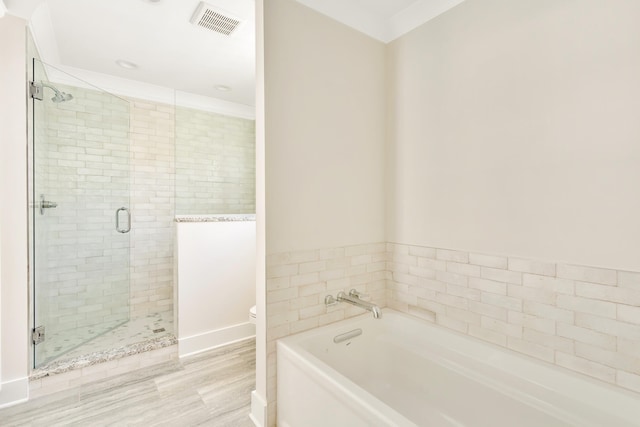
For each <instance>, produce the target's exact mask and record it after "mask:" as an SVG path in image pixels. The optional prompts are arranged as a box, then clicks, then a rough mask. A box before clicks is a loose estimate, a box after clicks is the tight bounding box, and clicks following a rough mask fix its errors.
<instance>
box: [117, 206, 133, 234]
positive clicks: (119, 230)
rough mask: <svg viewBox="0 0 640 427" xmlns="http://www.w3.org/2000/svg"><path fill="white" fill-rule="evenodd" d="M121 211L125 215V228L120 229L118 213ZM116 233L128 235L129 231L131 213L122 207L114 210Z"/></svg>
mask: <svg viewBox="0 0 640 427" xmlns="http://www.w3.org/2000/svg"><path fill="white" fill-rule="evenodd" d="M122 211H124V212H126V213H127V228H120V212H122ZM116 231H117V232H118V233H128V232H129V231H131V212H129V209H127V208H125V207H124V206H123V207H121V208H118V209H116Z"/></svg>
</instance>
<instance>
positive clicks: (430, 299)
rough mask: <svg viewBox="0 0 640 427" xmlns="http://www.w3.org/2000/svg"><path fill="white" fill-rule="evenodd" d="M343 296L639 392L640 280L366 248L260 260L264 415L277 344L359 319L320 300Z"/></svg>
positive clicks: (511, 261)
mask: <svg viewBox="0 0 640 427" xmlns="http://www.w3.org/2000/svg"><path fill="white" fill-rule="evenodd" d="M351 288H355V289H357V290H359V291H361V292H364V293H366V294H369V296H370V299H369V300H370V301H372V302H374V303H376V304H377V305H378V306H380V307H385V306H388V307H390V308H393V309H395V310H398V311H402V312H404V313H408V314H410V315H413V316H416V317H419V318H421V319H424V320H427V321H430V322H434V323H436V324H438V325H440V326H443V327H446V328H448V329H452V330H455V331H457V332H460V333H464V334H467V335H470V336H472V337H474V338H478V339H481V340H483V341H487V342H490V343H493V344H496V345H499V346H502V347H506V348H509V349H511V350H514V351H517V352H519V353H523V354H526V355H528V356H531V357H534V358H536V359H539V360H542V361H545V362H548V363H552V364H555V365H558V366H561V367H564V368H566V369H569V370H572V371H574V372H578V373H581V374H585V375H588V376H590V377H593V378H597V379H599V380H602V381H605V382H607V383H610V384H615V385H617V386H620V387H623V388H625V389H629V390H633V391H636V392H640V273H638V272H631V271H620V270H613V269H604V268H595V267H589V266H578V265H569V264H563V263H556V262H547V261H539V260H530V259H523V258H520V257H509V256H495V255H490V254H482V253H475V252H465V251H458V250H449V249H441V248H431V247H425V246H412V245H405V244H396V243H372V244H366V245H357V246H346V247H339V248H327V249H319V250H310V251H296V252H286V253H278V254H272V255H268V256H267V371H268V372H267V398H268V400H269V405H274V404H275V402H276V341H277V340H278V339H279V338H283V337H285V336H288V335H292V334H295V333H298V332H302V331H304V330H308V329H312V328H315V327H318V326H322V325H325V324H328V323H332V322H336V321H339V320H342V319H345V318H349V317H353V316H357V315H360V314H363V313H365V312H364V310H362V309H360V308H357V307H353V306H351V305H348V304H342V303H339V304H336V305H334V306H331V307H327V306H325V304H324V297H325V296H326V295H329V294H331V295H335V294H336V293H337V292H338V291H340V290H345V291H348V290H349V289H351ZM274 406H275V405H274ZM275 417H276V413H275V411H270V412H269V425H274V424H275Z"/></svg>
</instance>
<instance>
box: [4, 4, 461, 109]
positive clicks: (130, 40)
mask: <svg viewBox="0 0 640 427" xmlns="http://www.w3.org/2000/svg"><path fill="white" fill-rule="evenodd" d="M297 1H299V2H300V3H302V4H304V5H306V6H308V7H310V8H312V9H315V10H316V11H318V12H320V13H323V14H325V15H328V16H330V17H332V18H333V19H335V20H337V21H340V22H342V23H344V24H346V25H349V26H351V27H353V28H355V29H356V30H359V31H361V32H364V33H366V34H368V35H369V36H371V37H373V38H376V39H378V40H381V41H383V42H385V43H386V42H389V41H391V40H393V39H395V38H397V37H399V36H401V35H402V34H405V33H406V32H408V31H410V30H412V29H413V28H415V27H417V26H419V25H421V24H423V23H424V22H426V21H428V20H429V19H432V18H434V17H435V16H438V15H439V14H441V13H443V12H445V11H446V10H448V9H450V8H452V7H454V6H455V5H457V4H459V3H461V2H462V1H463V0H297ZM4 2H5V3H6V5H7V7H8V9H9V13H13V14H17V15H21V16H23V17H28V18H31V27H32V30H33V32H34V36H35V38H36V43H37V44H38V48H39V49H40V53H41V55H42V58H43V60H44V61H45V62H48V63H50V64H51V65H54V66H57V67H59V68H60V69H62V70H63V71H66V72H68V73H70V74H73V75H76V76H79V77H82V78H84V79H86V80H87V81H90V82H92V83H94V84H96V85H97V86H100V87H103V88H105V89H111V90H112V91H115V92H116V93H118V90H114V88H115V87H116V86H118V85H119V86H120V87H127V88H128V89H129V93H124V92H120V93H122V94H124V95H130V96H136V94H137V93H148V92H149V91H152V89H149V90H147V89H148V88H150V87H151V86H152V85H154V87H156V88H170V89H171V90H177V91H179V92H181V93H186V94H195V95H194V96H195V97H199V101H198V102H201V101H202V102H204V103H206V102H208V101H206V100H207V99H213V100H215V101H216V102H218V101H219V102H220V103H223V107H224V108H226V110H236V111H239V110H238V108H240V110H242V111H245V113H246V112H247V111H253V106H254V105H255V68H256V67H255V57H256V55H255V0H207V1H206V3H207V4H209V5H211V6H212V7H213V8H214V9H215V10H217V11H223V12H226V13H227V14H228V15H229V16H232V17H234V18H237V19H239V20H241V23H240V24H239V25H238V27H237V28H236V29H235V30H233V32H232V33H231V35H230V36H226V35H223V34H220V33H218V32H215V31H211V30H209V29H206V28H202V27H199V26H197V25H194V24H192V23H191V22H190V21H191V19H192V17H193V15H194V12H195V11H196V9H197V8H198V6H199V4H200V0H4ZM265 2H268V0H265ZM267 5H268V3H267ZM34 10H35V12H34ZM118 62H119V63H120V64H127V63H130V64H135V66H130V67H129V68H127V67H126V66H121V65H118ZM85 72H89V73H91V72H93V73H96V74H95V75H89V74H84V73H85ZM113 77H115V78H114V79H113V82H110V81H109V78H113ZM96 78H97V79H98V80H95V79H96ZM118 79H120V80H118ZM131 82H139V86H137V87H135V88H134V86H135V85H132V84H131ZM110 83H113V84H112V85H111V87H109V84H110ZM145 85H146V87H145ZM221 87H225V88H228V89H229V90H220V88H221ZM167 93H168V92H165V95H166V94H167ZM165 95H163V96H164V97H165V98H166V96H165ZM170 96H171V95H170ZM139 97H143V96H139ZM149 99H151V97H150V98H149ZM194 99H195V98H194ZM224 103H226V104H224Z"/></svg>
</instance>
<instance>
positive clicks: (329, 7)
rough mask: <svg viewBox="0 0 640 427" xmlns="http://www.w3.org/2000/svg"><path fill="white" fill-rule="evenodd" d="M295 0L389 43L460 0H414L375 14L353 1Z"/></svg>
mask: <svg viewBox="0 0 640 427" xmlns="http://www.w3.org/2000/svg"><path fill="white" fill-rule="evenodd" d="M297 1H298V2H299V3H301V4H304V5H305V6H307V7H309V8H311V9H314V10H315V11H317V12H320V13H322V14H323V15H327V16H329V17H331V18H333V19H335V20H336V21H338V22H341V23H343V24H345V25H347V26H349V27H351V28H354V29H356V30H358V31H360V32H362V33H364V34H367V35H368V36H370V37H372V38H374V39H376V40H379V41H381V42H383V43H389V42H392V41H393V40H395V39H397V38H398V37H401V36H403V35H404V34H406V33H408V32H409V31H411V30H413V29H415V28H417V27H419V26H420V25H422V24H424V23H426V22H428V21H430V20H431V19H433V18H435V17H437V16H438V15H441V14H442V13H444V12H446V11H447V10H449V9H451V8H453V7H455V6H457V5H458V4H460V3H462V2H463V1H464V0H418V1H415V2H413V3H411V4H410V5H409V6H408V7H406V8H405V9H403V10H401V11H399V12H398V13H396V14H395V15H393V16H382V15H377V14H375V13H374V12H372V11H371V10H369V9H367V8H364V7H361V6H358V5H357V4H355V3H354V2H345V1H343V0H297Z"/></svg>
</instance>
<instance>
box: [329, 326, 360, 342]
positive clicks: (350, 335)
mask: <svg viewBox="0 0 640 427" xmlns="http://www.w3.org/2000/svg"><path fill="white" fill-rule="evenodd" d="M358 335H362V329H360V328H358V329H354V330H353V331H349V332H345V333H344V334H340V335H336V336H335V337H333V342H334V343H336V344H340V343H341V342H343V341H346V340H349V339H351V338H355V337H357V336H358Z"/></svg>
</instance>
